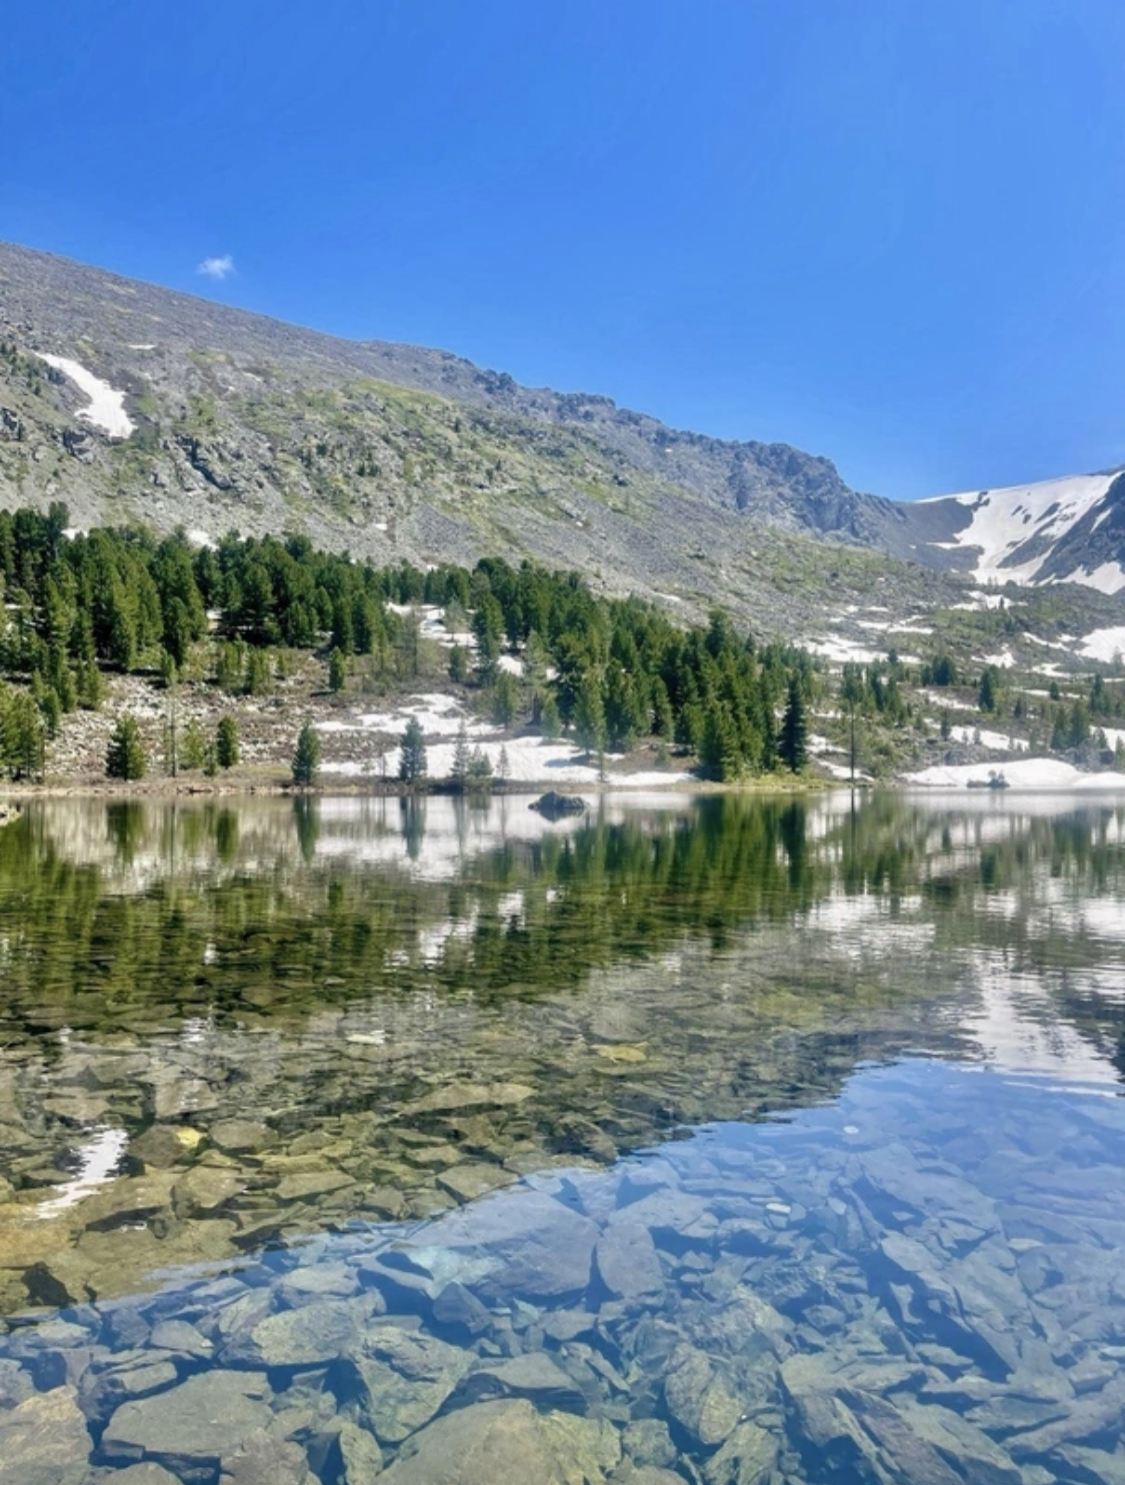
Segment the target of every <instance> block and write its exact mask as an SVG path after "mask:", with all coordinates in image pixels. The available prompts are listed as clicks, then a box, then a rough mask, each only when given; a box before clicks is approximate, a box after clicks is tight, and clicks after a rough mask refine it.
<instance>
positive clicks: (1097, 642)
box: [1078, 624, 1125, 665]
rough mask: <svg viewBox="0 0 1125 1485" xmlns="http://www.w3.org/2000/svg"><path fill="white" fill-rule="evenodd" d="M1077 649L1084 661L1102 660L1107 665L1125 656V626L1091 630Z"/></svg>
mask: <svg viewBox="0 0 1125 1485" xmlns="http://www.w3.org/2000/svg"><path fill="white" fill-rule="evenodd" d="M1078 649H1079V653H1080V654H1081V655H1082V656H1083V658H1084V659H1086V660H1102V661H1104V662H1105V664H1107V665H1109V664H1110V663H1111V662H1112V661H1114V660H1116V659H1118V658H1119V657H1120V656H1122V655H1125V624H1118V625H1115V626H1114V627H1113V628H1112V629H1093V630H1091V631H1090V633H1089V634H1087V635H1086V637H1085V638H1084V639H1083V641H1082V643H1081V644H1080V645H1079V647H1078Z"/></svg>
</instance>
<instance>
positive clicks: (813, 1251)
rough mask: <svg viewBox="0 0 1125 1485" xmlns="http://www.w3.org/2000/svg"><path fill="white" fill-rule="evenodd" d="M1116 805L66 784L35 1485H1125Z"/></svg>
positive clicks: (27, 1006)
mask: <svg viewBox="0 0 1125 1485" xmlns="http://www.w3.org/2000/svg"><path fill="white" fill-rule="evenodd" d="M1123 1030H1125V804H1123V803H1121V802H1120V801H1118V802H1115V801H1113V800H1110V799H1107V800H1098V799H1096V798H1093V797H1087V798H1085V799H1083V800H1081V801H1080V802H1078V803H1076V802H1075V798H1074V796H1070V797H1067V798H1062V797H1059V798H1055V799H1052V798H1050V797H1038V796H1031V795H1027V796H1022V797H1021V796H1020V795H1018V794H1017V793H1016V792H1015V791H1008V792H1007V793H1006V794H997V793H989V792H988V791H983V792H982V793H978V794H976V795H973V794H969V793H968V792H966V794H964V795H961V794H958V795H956V796H955V795H953V794H945V795H942V796H932V795H931V796H926V797H921V796H912V795H909V794H897V795H891V794H887V795H880V794H873V795H870V796H864V797H860V798H856V799H854V800H853V798H852V797H851V796H850V795H849V793H848V792H847V791H846V790H843V791H839V792H833V793H826V794H819V795H810V796H808V797H801V796H793V795H788V796H784V797H781V796H747V795H742V796H739V795H730V796H725V797H718V796H706V797H701V796H676V795H660V796H657V795H651V796H640V795H637V796H625V795H619V796H613V795H609V796H606V797H604V798H602V799H601V800H600V801H599V800H593V801H591V805H590V810H589V812H588V813H587V814H586V815H585V816H581V817H575V818H571V819H565V820H563V821H560V822H558V823H555V824H551V823H549V822H547V821H545V820H543V819H542V818H541V817H540V816H539V815H538V814H537V813H535V812H534V811H532V810H529V808H528V800H527V798H526V797H524V798H519V797H515V796H512V797H496V798H492V799H482V800H477V801H474V800H472V799H466V800H452V799H449V798H429V799H426V798H411V799H397V798H387V799H380V798H354V797H353V798H331V797H328V798H321V799H312V798H298V799H286V798H260V797H258V798H255V797H248V798H246V799H244V800H231V799H215V800H210V801H203V800H189V801H186V802H185V801H183V800H167V801H152V800H149V801H136V802H133V801H127V800H112V799H105V798H101V799H55V800H51V799H43V800H39V801H35V802H31V803H29V804H27V806H26V807H25V810H24V813H23V814H22V816H21V817H20V818H19V819H18V820H16V821H15V822H14V823H13V824H11V825H9V826H7V827H5V828H4V829H3V830H0V1485H17V1482H18V1485H94V1482H97V1481H102V1480H113V1481H120V1482H122V1485H175V1482H177V1481H180V1482H183V1485H218V1482H222V1485H365V1482H368V1481H371V1480H373V1479H376V1478H378V1479H379V1481H380V1485H382V1482H383V1481H385V1482H386V1485H606V1482H612V1485H685V1482H696V1485H700V1482H702V1485H781V1482H809V1485H812V1482H828V1481H831V1482H833V1485H851V1482H878V1485H885V1482H904V1485H905V1482H909V1485H1054V1482H1075V1485H1101V1482H1106V1485H1109V1482H1113V1485H1122V1482H1125V1442H1123V1435H1125V1100H1123V1098H1122V1080H1123V1077H1125V1042H1123Z"/></svg>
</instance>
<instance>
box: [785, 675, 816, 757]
mask: <svg viewBox="0 0 1125 1485" xmlns="http://www.w3.org/2000/svg"><path fill="white" fill-rule="evenodd" d="M777 755H778V757H779V758H780V759H781V761H782V763H784V764H785V766H786V768H788V769H791V770H792V772H793V773H800V771H801V769H802V768H804V766H805V764H806V763H807V762H808V757H809V724H808V718H807V716H806V715H805V698H804V696H803V695H802V694H801V687H800V683H799V682H798V680H797V678H796V676H791V677H790V679H789V692H788V696H787V698H786V702H785V715H784V716H783V718H782V721H781V732H780V734H779V735H778V739H777Z"/></svg>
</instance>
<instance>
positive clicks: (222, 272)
mask: <svg viewBox="0 0 1125 1485" xmlns="http://www.w3.org/2000/svg"><path fill="white" fill-rule="evenodd" d="M195 271H196V273H201V274H203V276H204V278H218V279H223V278H229V276H230V275H231V274H232V273H233V272H234V259H233V258H232V257H231V255H230V254H229V253H224V254H223V256H222V257H221V258H204V260H203V262H202V263H201V264H200V265H199V267H198V268H197V269H196V270H195Z"/></svg>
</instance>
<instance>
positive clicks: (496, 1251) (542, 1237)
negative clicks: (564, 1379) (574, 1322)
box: [386, 1190, 598, 1301]
mask: <svg viewBox="0 0 1125 1485" xmlns="http://www.w3.org/2000/svg"><path fill="white" fill-rule="evenodd" d="M429 1236H430V1238H431V1239H432V1244H431V1245H430V1246H427V1247H426V1248H424V1249H423V1248H420V1247H419V1248H409V1247H404V1248H402V1249H401V1250H398V1255H397V1256H399V1257H400V1258H401V1259H403V1260H407V1261H409V1262H410V1263H411V1264H412V1265H413V1266H414V1267H415V1268H416V1269H417V1270H419V1271H423V1272H426V1273H429V1274H430V1275H431V1276H432V1278H433V1280H434V1282H436V1283H439V1284H440V1287H441V1288H444V1287H445V1284H446V1283H447V1282H450V1281H451V1280H454V1279H458V1280H461V1281H462V1282H465V1283H469V1282H471V1283H472V1284H473V1286H474V1288H476V1289H477V1290H478V1292H480V1293H481V1294H482V1295H485V1296H486V1297H487V1296H493V1297H500V1296H503V1295H511V1294H517V1295H519V1296H520V1297H521V1298H524V1299H528V1300H532V1301H536V1300H543V1299H558V1298H561V1297H562V1296H564V1295H567V1294H576V1293H579V1292H580V1291H582V1290H584V1289H585V1288H586V1287H587V1285H588V1284H589V1282H590V1264H591V1259H592V1257H593V1252H594V1244H595V1242H596V1241H597V1238H598V1229H597V1227H596V1226H595V1225H594V1223H593V1222H591V1221H590V1219H589V1218H588V1217H583V1216H580V1215H579V1214H578V1213H577V1212H574V1211H571V1210H570V1208H569V1207H565V1206H563V1205H562V1203H561V1202H558V1201H556V1200H555V1199H554V1198H553V1197H551V1196H548V1195H547V1194H546V1193H545V1192H540V1191H527V1190H521V1191H519V1192H518V1193H513V1195H512V1196H511V1198H507V1199H506V1198H505V1197H504V1196H497V1197H494V1198H492V1199H490V1200H486V1201H483V1202H481V1203H479V1204H477V1205H475V1206H468V1207H463V1208H461V1209H460V1210H459V1211H457V1212H454V1213H451V1214H450V1215H449V1216H448V1217H446V1218H443V1219H442V1220H441V1221H440V1222H438V1223H436V1224H435V1225H434V1227H433V1228H432V1229H431V1231H430V1233H429ZM395 1258H396V1254H395V1253H394V1252H393V1251H392V1252H391V1253H388V1254H387V1255H386V1261H387V1262H388V1263H390V1262H392V1260H394V1259H395ZM466 1275H471V1278H470V1277H466Z"/></svg>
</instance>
